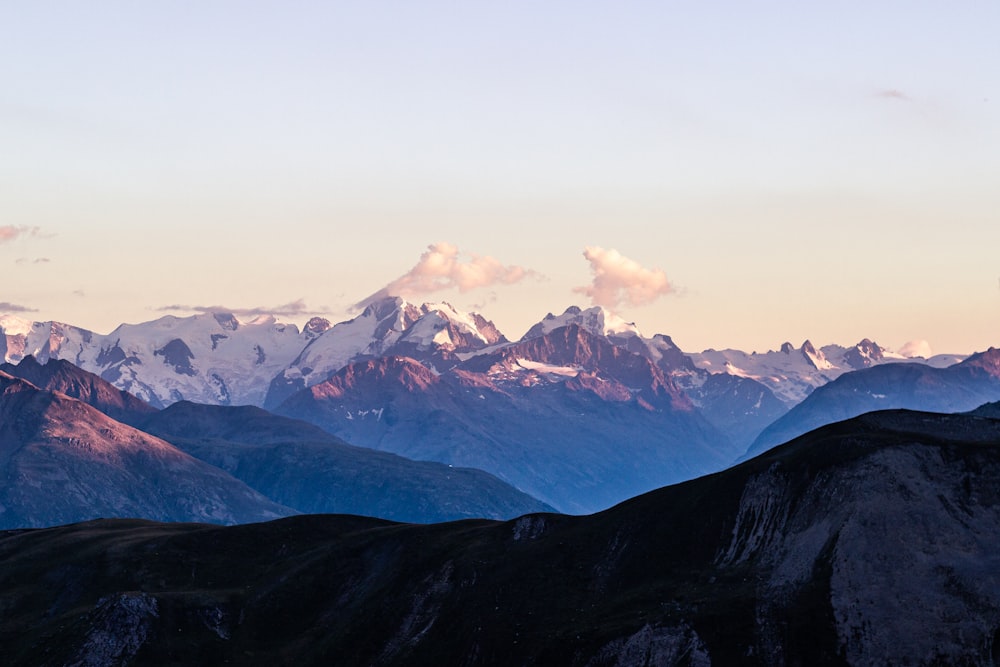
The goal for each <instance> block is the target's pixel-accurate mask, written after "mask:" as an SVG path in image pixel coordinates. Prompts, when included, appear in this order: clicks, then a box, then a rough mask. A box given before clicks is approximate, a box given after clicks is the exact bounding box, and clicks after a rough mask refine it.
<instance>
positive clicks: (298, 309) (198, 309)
mask: <svg viewBox="0 0 1000 667" xmlns="http://www.w3.org/2000/svg"><path fill="white" fill-rule="evenodd" d="M74 294H76V292H74ZM81 295H82V292H81ZM156 310H158V311H163V312H167V311H182V312H193V313H232V314H233V315H236V316H237V317H256V316H258V315H280V316H282V317H297V316H304V315H321V314H323V313H325V312H327V310H315V309H312V308H309V307H308V306H307V305H306V303H305V301H304V300H303V299H297V300H295V301H292V302H290V303H286V304H282V305H280V306H254V307H252V308H230V307H229V306H188V305H182V304H174V305H171V306H161V307H160V308H157V309H156Z"/></svg>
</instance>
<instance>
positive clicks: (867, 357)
mask: <svg viewBox="0 0 1000 667" xmlns="http://www.w3.org/2000/svg"><path fill="white" fill-rule="evenodd" d="M884 353H885V350H884V349H882V347H881V346H880V345H879V344H878V343H875V342H873V341H871V340H870V339H868V338H865V339H864V340H862V341H861V342H860V343H858V344H857V345H855V346H854V347H852V348H850V349H848V350H847V351H846V352H845V353H844V361H845V362H847V365H848V366H850V367H851V368H854V369H859V368H867V367H869V366H871V365H872V364H877V363H878V362H880V361H882V359H883V358H884V357H885V354H884Z"/></svg>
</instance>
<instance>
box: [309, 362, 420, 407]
mask: <svg viewBox="0 0 1000 667" xmlns="http://www.w3.org/2000/svg"><path fill="white" fill-rule="evenodd" d="M438 382H440V380H439V379H438V376H437V375H436V374H435V373H434V371H432V370H431V369H429V368H427V367H426V366H424V365H423V364H421V363H420V362H419V361H417V360H415V359H410V358H409V357H400V356H395V355H393V356H387V357H379V358H377V359H367V360H364V361H357V362H354V363H351V364H348V365H347V366H345V367H344V368H341V369H340V370H339V371H337V372H336V373H335V374H334V375H333V377H331V378H330V379H329V380H327V381H326V382H321V383H320V384H318V385H315V386H313V387H312V388H310V390H309V391H310V392H312V394H313V396H315V397H341V396H344V395H346V394H347V393H348V392H351V393H352V395H354V396H355V397H359V398H366V397H369V396H372V395H377V394H379V393H381V391H382V390H383V388H384V386H386V384H387V383H388V384H393V385H396V386H402V387H403V388H404V389H406V390H407V391H409V392H415V391H421V390H425V389H427V388H428V387H430V386H432V385H435V384H437V383H438Z"/></svg>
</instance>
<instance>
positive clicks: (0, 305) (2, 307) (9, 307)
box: [0, 301, 38, 313]
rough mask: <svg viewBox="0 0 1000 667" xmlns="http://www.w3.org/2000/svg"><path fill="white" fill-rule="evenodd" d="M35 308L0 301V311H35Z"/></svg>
mask: <svg viewBox="0 0 1000 667" xmlns="http://www.w3.org/2000/svg"><path fill="white" fill-rule="evenodd" d="M37 312H38V309H37V308H29V307H28V306H22V305H19V304H16V303H10V302H9V301H0V313H37Z"/></svg>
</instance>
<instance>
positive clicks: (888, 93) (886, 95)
mask: <svg viewBox="0 0 1000 667" xmlns="http://www.w3.org/2000/svg"><path fill="white" fill-rule="evenodd" d="M875 97H879V98H882V99H884V100H898V101H900V102H912V101H913V98H912V97H910V96H909V95H907V94H906V93H904V92H903V91H901V90H897V89H896V88H884V89H882V90H880V91H878V92H877V93H875Z"/></svg>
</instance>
